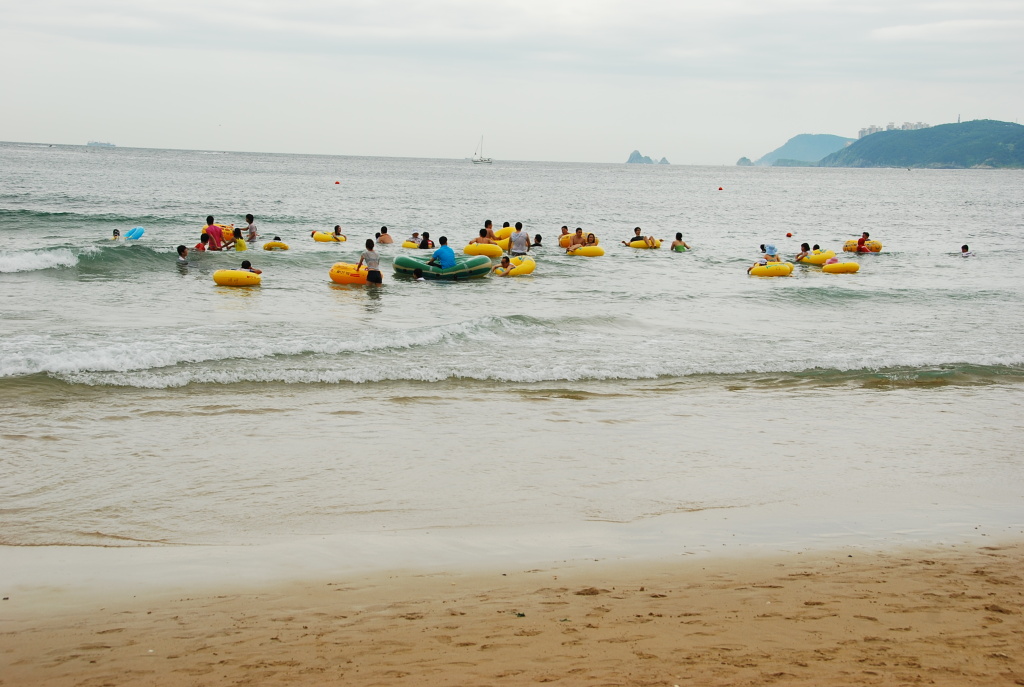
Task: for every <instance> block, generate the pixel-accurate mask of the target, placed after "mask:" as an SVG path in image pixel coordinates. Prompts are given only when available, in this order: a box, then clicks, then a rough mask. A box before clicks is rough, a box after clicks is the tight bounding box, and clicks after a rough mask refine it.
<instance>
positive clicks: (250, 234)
mask: <svg viewBox="0 0 1024 687" xmlns="http://www.w3.org/2000/svg"><path fill="white" fill-rule="evenodd" d="M245 232H246V235H245V240H246V241H255V240H256V239H258V238H259V236H260V233H259V232H258V231H257V230H256V218H255V217H253V216H252V215H246V216H245ZM236 250H237V249H236Z"/></svg>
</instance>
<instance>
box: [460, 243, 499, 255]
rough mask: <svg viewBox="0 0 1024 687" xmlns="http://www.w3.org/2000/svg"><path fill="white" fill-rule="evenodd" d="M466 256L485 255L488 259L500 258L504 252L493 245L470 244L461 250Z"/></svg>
mask: <svg viewBox="0 0 1024 687" xmlns="http://www.w3.org/2000/svg"><path fill="white" fill-rule="evenodd" d="M462 252H463V253H465V254H466V255H486V256H487V257H489V258H500V257H501V255H502V253H504V252H505V251H503V250H501V246H499V245H497V244H495V243H471V244H469V245H468V246H466V247H465V248H463V249H462Z"/></svg>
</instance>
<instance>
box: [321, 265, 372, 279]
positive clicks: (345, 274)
mask: <svg viewBox="0 0 1024 687" xmlns="http://www.w3.org/2000/svg"><path fill="white" fill-rule="evenodd" d="M368 273H369V270H367V269H366V265H363V266H362V267H360V268H359V269H358V270H357V269H356V266H355V265H353V264H352V263H348V262H336V263H334V266H333V267H331V271H330V273H329V275H328V276H330V278H331V281H333V282H334V283H335V284H365V283H366V275H367V274H368Z"/></svg>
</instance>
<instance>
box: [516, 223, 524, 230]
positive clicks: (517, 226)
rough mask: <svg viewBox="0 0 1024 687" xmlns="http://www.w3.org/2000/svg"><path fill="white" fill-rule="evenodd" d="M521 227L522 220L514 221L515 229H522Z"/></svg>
mask: <svg viewBox="0 0 1024 687" xmlns="http://www.w3.org/2000/svg"><path fill="white" fill-rule="evenodd" d="M522 228H523V223H522V222H516V229H517V230H522Z"/></svg>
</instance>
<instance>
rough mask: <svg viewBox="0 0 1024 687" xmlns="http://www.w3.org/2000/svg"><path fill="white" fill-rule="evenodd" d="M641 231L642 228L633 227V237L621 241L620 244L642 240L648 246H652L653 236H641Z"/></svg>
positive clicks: (653, 242)
mask: <svg viewBox="0 0 1024 687" xmlns="http://www.w3.org/2000/svg"><path fill="white" fill-rule="evenodd" d="M641 231H642V229H640V227H636V228H634V229H633V238H631V239H630V240H628V241H623V242H622V245H623V246H628V245H629V244H631V243H633V242H634V241H643V242H644V243H646V244H647V247H648V248H654V245H655V240H654V237H653V236H641V235H640V232H641Z"/></svg>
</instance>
